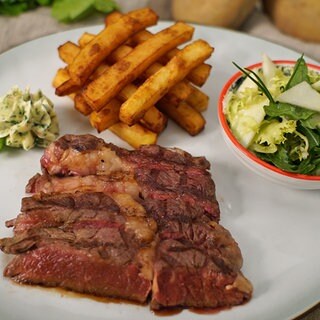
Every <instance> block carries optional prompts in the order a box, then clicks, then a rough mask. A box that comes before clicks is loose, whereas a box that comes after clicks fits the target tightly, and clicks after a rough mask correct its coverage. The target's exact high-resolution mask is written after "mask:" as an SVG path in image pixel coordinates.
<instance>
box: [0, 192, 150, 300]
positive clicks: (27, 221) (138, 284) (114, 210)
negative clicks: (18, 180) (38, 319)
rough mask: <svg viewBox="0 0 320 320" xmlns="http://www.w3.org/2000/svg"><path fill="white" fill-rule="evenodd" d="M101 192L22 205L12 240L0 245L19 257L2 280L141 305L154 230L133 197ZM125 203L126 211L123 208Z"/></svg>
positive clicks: (51, 197)
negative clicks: (113, 196) (65, 289)
mask: <svg viewBox="0 0 320 320" xmlns="http://www.w3.org/2000/svg"><path fill="white" fill-rule="evenodd" d="M128 197H129V196H126V195H124V196H123V197H122V198H121V195H117V196H115V199H118V198H121V199H120V200H119V203H120V204H121V206H120V205H119V204H118V203H117V202H116V201H115V200H114V199H112V198H111V197H110V196H108V195H106V194H105V193H97V192H96V193H90V192H85V193H73V194H53V195H51V194H49V195H45V194H40V195H35V196H33V197H31V198H25V199H23V201H22V209H21V211H22V212H21V213H20V214H19V215H18V217H17V218H16V220H15V222H14V233H15V236H14V237H13V238H7V239H2V240H0V247H1V249H2V250H3V251H4V252H6V253H11V254H17V256H16V257H15V258H14V259H13V260H12V261H11V262H10V263H9V265H8V266H7V267H6V269H5V271H4V275H5V276H8V277H12V278H13V279H14V280H16V281H18V282H26V283H35V284H44V285H46V286H61V287H64V288H67V289H71V290H74V291H77V292H86V293H91V294H95V295H102V296H114V297H121V298H126V299H131V300H136V301H140V302H144V301H145V300H146V298H147V296H148V294H149V292H150V289H151V280H152V270H151V269H150V268H151V264H150V261H147V260H146V259H145V256H146V254H147V253H148V251H150V250H153V249H152V247H153V239H154V232H155V230H156V225H155V223H154V221H153V220H152V219H150V218H149V217H147V216H146V215H145V211H144V209H143V207H141V205H139V204H136V205H135V207H136V214H137V215H132V213H130V215H129V214H128V212H130V211H131V209H132V207H133V205H132V202H133V200H132V198H130V197H129V199H128V200H127V199H126V198H128ZM126 203H127V204H129V205H130V208H128V207H127V208H126ZM137 230H138V231H139V232H137Z"/></svg>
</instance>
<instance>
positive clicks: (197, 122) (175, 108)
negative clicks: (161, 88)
mask: <svg viewBox="0 0 320 320" xmlns="http://www.w3.org/2000/svg"><path fill="white" fill-rule="evenodd" d="M157 106H158V107H159V108H160V110H161V111H163V112H164V113H165V114H167V115H168V116H169V117H170V118H171V119H172V120H174V121H175V122H176V123H177V124H178V125H179V126H180V127H182V128H183V129H185V130H186V131H187V132H188V133H189V134H190V135H191V136H195V135H197V134H198V133H199V132H201V131H202V130H203V129H204V126H205V124H206V121H205V119H204V117H203V116H202V114H201V113H200V112H198V111H196V110H195V109H193V108H192V107H191V106H190V105H189V104H188V103H187V102H185V101H181V102H179V103H178V104H174V103H171V102H170V101H169V100H167V99H166V98H163V99H161V100H160V101H159V102H158V103H157Z"/></svg>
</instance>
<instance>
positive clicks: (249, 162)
mask: <svg viewBox="0 0 320 320" xmlns="http://www.w3.org/2000/svg"><path fill="white" fill-rule="evenodd" d="M274 63H275V64H277V65H284V66H293V65H294V64H295V61H287V60H277V61H274ZM261 65H262V64H261V63H257V64H254V65H251V66H249V67H248V68H249V69H258V68H260V67H261ZM308 68H309V69H313V70H316V71H318V72H320V67H319V66H316V65H312V64H308ZM241 77H243V74H242V72H240V71H239V72H237V73H236V74H234V75H233V76H232V77H231V78H230V79H229V80H228V81H227V82H226V84H225V85H224V87H223V88H222V91H221V93H220V96H219V101H218V118H219V122H220V126H221V129H222V133H223V138H224V140H225V141H226V143H227V145H228V146H229V147H230V149H231V150H232V151H233V153H234V154H235V155H236V156H237V158H238V159H239V160H240V161H241V162H242V163H243V164H244V165H245V166H246V167H247V168H249V169H250V170H252V171H253V172H255V173H257V174H259V175H260V176H262V177H265V178H267V179H269V180H271V181H273V182H276V183H279V184H282V185H285V186H287V187H290V188H295V189H309V190H311V189H320V176H311V175H304V174H295V173H291V172H286V171H284V170H281V169H279V168H277V167H275V166H274V165H272V164H269V163H267V162H265V161H263V160H261V159H260V158H258V157H257V156H256V155H255V154H254V153H252V152H250V151H249V150H248V149H246V148H245V147H244V146H242V145H241V143H240V142H239V141H238V140H237V139H236V137H235V136H234V135H233V133H232V131H231V129H230V127H229V124H228V122H227V119H226V116H225V113H224V102H225V97H226V95H227V94H228V93H229V92H230V91H231V90H232V88H233V87H234V85H235V83H236V82H237V81H238V80H239V79H240V78H241Z"/></svg>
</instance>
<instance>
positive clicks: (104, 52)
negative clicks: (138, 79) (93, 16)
mask: <svg viewBox="0 0 320 320" xmlns="http://www.w3.org/2000/svg"><path fill="white" fill-rule="evenodd" d="M157 20H158V17H157V15H156V13H155V12H153V11H152V10H151V9H149V8H144V9H138V10H134V11H131V12H129V13H128V14H126V15H124V16H123V17H121V18H120V19H119V20H118V21H117V22H116V23H114V24H113V25H111V26H110V27H108V28H104V29H103V30H102V31H101V32H100V33H98V34H97V35H96V36H95V37H94V39H92V40H91V41H90V42H89V43H88V44H87V45H86V46H85V47H83V48H82V49H81V51H80V52H79V54H78V55H77V57H76V58H75V59H74V61H73V62H72V64H71V65H70V67H69V73H70V77H71V79H72V81H73V82H74V83H76V84H78V85H82V84H84V83H85V81H86V80H87V79H88V78H89V76H90V75H91V73H92V72H93V71H94V70H95V69H96V68H97V66H98V65H99V64H100V63H101V62H102V61H103V59H105V57H107V56H108V55H109V54H110V52H111V51H113V50H114V49H115V48H117V47H118V46H119V45H121V44H122V43H123V42H124V41H126V40H127V39H128V38H129V37H130V36H132V35H133V34H134V33H136V32H138V31H140V30H142V29H144V28H146V27H148V26H151V25H153V24H155V23H156V22H157Z"/></svg>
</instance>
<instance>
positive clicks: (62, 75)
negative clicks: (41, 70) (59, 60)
mask: <svg viewBox="0 0 320 320" xmlns="http://www.w3.org/2000/svg"><path fill="white" fill-rule="evenodd" d="M69 79H70V76H69V73H68V70H66V69H64V68H59V69H58V70H57V72H56V74H55V76H54V78H53V80H52V85H53V87H54V88H57V87H59V86H60V85H61V84H62V83H64V82H66V81H67V80H69Z"/></svg>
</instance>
